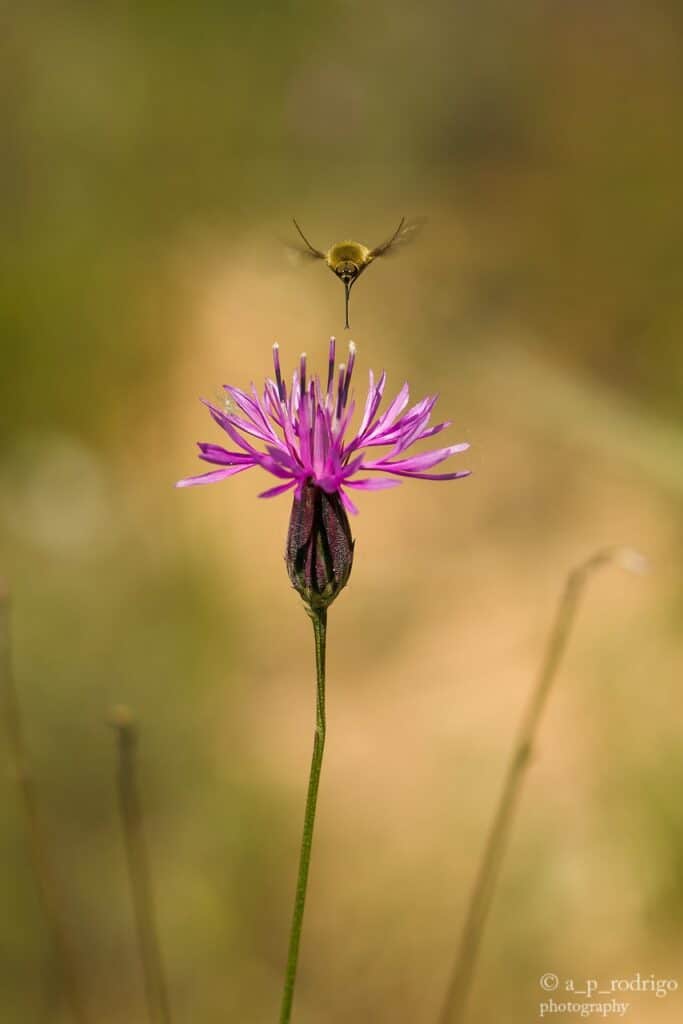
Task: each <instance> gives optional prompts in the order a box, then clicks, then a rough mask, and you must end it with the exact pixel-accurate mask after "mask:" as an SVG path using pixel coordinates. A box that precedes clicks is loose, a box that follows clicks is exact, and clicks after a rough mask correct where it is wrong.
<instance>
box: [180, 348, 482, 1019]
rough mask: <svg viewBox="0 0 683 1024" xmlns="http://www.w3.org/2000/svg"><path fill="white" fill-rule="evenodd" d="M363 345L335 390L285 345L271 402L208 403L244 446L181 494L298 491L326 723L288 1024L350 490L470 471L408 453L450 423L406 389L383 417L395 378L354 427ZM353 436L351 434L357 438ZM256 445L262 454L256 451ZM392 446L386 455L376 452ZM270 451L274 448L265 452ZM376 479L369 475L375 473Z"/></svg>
mask: <svg viewBox="0 0 683 1024" xmlns="http://www.w3.org/2000/svg"><path fill="white" fill-rule="evenodd" d="M355 361H356V347H355V345H354V344H353V342H351V343H350V345H349V358H348V362H347V363H346V364H345V365H344V364H342V365H341V366H340V367H339V368H338V370H337V374H336V381H335V340H334V338H332V339H331V340H330V351H329V358H328V368H327V386H326V388H325V390H323V387H322V384H321V382H320V378H319V377H313V378H311V379H309V378H308V377H307V375H306V356H305V354H304V355H302V356H301V359H300V361H299V366H298V367H297V369H296V370H295V371H294V376H293V378H292V384H291V387H290V389H289V391H288V390H287V386H286V385H285V382H284V380H283V378H282V372H281V370H280V353H279V349H278V346H277V345H275V346H273V364H274V367H275V379H274V380H273V379H272V378H268V379H267V380H266V382H265V386H264V389H263V395H262V396H261V395H259V393H258V392H257V390H256V388H255V387H254V385H253V384H252V385H251V389H250V392H249V393H247V392H246V391H241V390H240V389H239V388H236V387H233V386H232V385H230V384H226V385H225V390H226V392H227V395H228V399H229V404H228V406H227V408H226V409H218V408H216V406H215V405H211V403H210V402H205V404H206V405H207V406H208V409H209V412H210V413H211V415H212V417H213V418H214V420H215V421H216V423H218V425H219V426H220V427H222V428H223V430H224V431H225V432H226V434H227V435H228V437H229V438H230V440H231V441H232V442H233V445H234V446H235V447H234V448H233V449H228V448H222V447H221V446H220V445H216V444H205V443H200V444H199V451H200V455H199V457H200V459H203V460H204V461H205V462H209V463H213V464H214V465H216V466H218V467H220V468H219V469H214V470H211V472H209V473H204V474H202V475H201V476H195V477H190V478H189V479H187V480H181V481H180V482H179V483H178V484H177V486H178V487H189V486H192V485H194V484H208V483H213V482H214V481H216V480H223V479H224V478H225V477H229V476H235V474H236V473H242V472H244V470H246V469H251V468H252V467H253V466H261V468H262V469H265V470H266V471H267V472H268V473H270V474H271V475H272V476H274V477H275V478H276V479H277V480H278V481H279V482H278V483H277V484H276V485H275V486H274V487H271V488H270V489H269V490H266V491H262V492H261V494H260V495H259V497H261V498H274V497H275V495H277V494H284V493H285V491H290V490H292V489H293V490H294V500H293V503H292V512H291V516H290V520H289V532H288V535H287V549H286V553H285V558H286V562H287V571H288V573H289V578H290V580H291V582H292V585H293V586H294V588H295V589H296V590H297V591H298V592H299V594H300V595H301V597H302V598H303V601H304V604H305V606H306V610H307V612H308V614H309V615H310V617H311V621H312V623H313V634H314V638H315V664H316V724H315V734H314V738H313V757H312V759H311V771H310V775H309V780H308V794H307V797H306V810H305V812H304V829H303V836H302V839H301V852H300V855H299V872H298V875H297V884H296V895H295V899H294V912H293V916H292V926H291V931H290V936H289V950H288V954H287V967H286V970H285V984H284V990H283V994H282V1004H281V1010H280V1024H290V1021H291V1015H292V1004H293V1000H294V988H295V984H296V975H297V965H298V961H299V945H300V940H301V930H302V926H303V917H304V907H305V903H306V891H307V886H308V872H309V866H310V861H311V848H312V843H313V829H314V824H315V813H316V806H317V801H318V787H319V784H320V772H321V768H322V759H323V750H324V748H325V735H326V728H327V726H326V713H325V652H326V647H327V608H328V606H329V605H330V604H331V603H332V601H334V599H335V598H336V596H337V595H338V594H339V593H340V591H341V590H342V589H343V587H344V586H345V585H346V583H347V581H348V579H349V575H350V573H351V566H352V562H353V538H352V536H351V527H350V525H349V520H348V516H347V512H352V513H355V512H357V511H358V510H357V509H356V507H355V505H354V504H353V502H352V501H351V498H350V497H349V494H348V491H349V489H353V488H355V489H357V490H365V491H376V490H380V489H382V488H385V487H395V486H396V485H397V484H400V483H401V478H402V477H415V478H417V479H421V480H456V479H457V478H458V477H461V476H467V475H468V471H467V470H459V471H458V472H454V473H431V472H428V471H429V470H431V469H433V468H434V466H438V465H439V464H440V463H441V462H445V460H446V459H447V458H449V456H451V455H455V454H456V452H462V451H464V450H465V449H466V448H468V447H469V446H468V445H467V444H454V445H450V446H449V447H447V448H437V449H436V450H435V451H431V452H423V453H419V454H413V455H408V454H407V452H408V449H409V448H410V447H411V446H412V445H413V444H415V443H416V442H417V441H423V440H425V439H426V438H429V437H434V436H435V435H436V434H438V433H440V432H441V431H442V430H443V429H444V428H445V427H448V426H450V424H449V423H438V424H437V425H436V426H433V427H430V426H429V419H430V416H431V414H432V410H433V408H434V406H435V404H436V396H431V397H428V398H423V399H422V401H421V402H418V403H417V404H416V405H413V406H412V407H411V408H410V409H408V411H407V412H405V411H404V410H405V409H406V406H407V405H408V385H407V384H404V385H403V387H402V388H401V390H400V391H399V393H398V394H397V396H396V398H394V400H393V402H391V403H390V404H389V406H388V408H387V409H386V411H385V412H383V413H381V414H380V411H379V409H380V405H381V404H382V398H383V396H384V388H385V385H386V374H385V373H382V375H381V376H380V378H379V380H378V381H377V383H375V378H374V376H373V374H372V370H371V371H370V386H369V388H368V394H367V397H366V399H365V407H364V410H363V414H362V418H361V422H360V425H359V426H358V429H357V431H356V432H355V433H352V431H351V428H350V423H351V419H352V417H353V414H354V411H355V403H354V400H353V396H352V393H351V379H352V376H353V368H354V364H355ZM347 434H348V437H347ZM250 438H255V439H256V441H258V442H260V443H261V445H262V447H258V448H257V447H255V445H254V444H253V443H252V441H251V440H249V439H250ZM382 447H383V448H385V449H388V451H385V452H384V454H383V455H380V456H379V457H376V456H375V454H374V452H373V449H377V448H382ZM264 448H265V450H264ZM368 473H370V474H376V475H370V476H367V475H366V474H368Z"/></svg>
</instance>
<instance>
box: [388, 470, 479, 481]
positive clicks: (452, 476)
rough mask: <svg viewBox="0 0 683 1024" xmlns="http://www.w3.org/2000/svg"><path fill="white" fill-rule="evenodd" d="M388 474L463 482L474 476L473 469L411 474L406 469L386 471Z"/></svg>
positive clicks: (419, 478) (417, 478) (416, 478)
mask: <svg viewBox="0 0 683 1024" xmlns="http://www.w3.org/2000/svg"><path fill="white" fill-rule="evenodd" d="M386 472H395V473H396V476H405V477H412V478H413V479H414V480H461V479H462V478H463V477H466V476H471V474H472V470H471V469H460V470H458V472H457V473H411V472H410V470H406V469H397V470H386Z"/></svg>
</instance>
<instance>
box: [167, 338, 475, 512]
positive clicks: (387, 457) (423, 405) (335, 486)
mask: <svg viewBox="0 0 683 1024" xmlns="http://www.w3.org/2000/svg"><path fill="white" fill-rule="evenodd" d="M334 361H335V339H334V338H332V339H331V340H330V350H329V360H328V371H327V387H326V388H325V390H323V388H322V385H321V382H320V378H319V377H313V378H311V379H310V380H309V379H308V378H307V376H306V355H305V354H304V355H302V356H301V359H300V361H299V366H298V367H297V369H296V370H295V371H294V376H293V379H292V385H291V388H290V389H289V391H288V390H287V386H286V384H285V382H284V380H283V378H282V373H281V371H280V355H279V347H278V345H274V346H273V363H274V366H275V380H272V379H271V378H268V379H267V380H266V382H265V386H264V389H263V395H262V396H261V395H259V394H258V392H257V391H256V388H255V387H254V385H253V384H252V385H251V388H250V393H247V392H246V391H241V390H240V389H239V388H236V387H233V386H232V385H230V384H226V385H225V391H226V392H227V394H228V396H229V399H230V406H231V407H232V408H229V409H227V410H222V409H218V408H216V406H214V405H211V403H210V402H205V405H206V406H207V407H208V409H209V412H210V413H211V415H212V417H213V418H214V420H215V421H216V423H218V425H219V426H220V427H222V428H223V430H224V431H225V432H226V434H227V435H228V437H229V438H230V440H231V441H232V442H233V449H232V450H231V449H227V448H223V447H221V446H220V445H216V444H205V443H200V444H199V449H200V456H199V457H200V459H203V460H204V461H205V462H210V463H213V464H214V465H216V466H219V467H220V468H219V469H214V470H212V471H211V472H209V473H203V474H202V475H201V476H195V477H189V478H188V479H186V480H180V481H179V482H178V484H177V485H176V486H178V487H190V486H193V485H194V484H207V483H213V482H214V481H216V480H223V479H224V478H225V477H229V476H234V475H235V474H236V473H242V472H243V471H244V470H245V469H251V468H252V467H253V466H261V468H262V469H265V470H267V472H269V473H271V474H272V475H273V476H274V477H276V479H278V480H279V481H281V482H280V483H278V484H277V485H276V486H275V487H271V488H270V489H269V490H266V491H263V492H262V493H261V494H260V495H259V497H260V498H273V497H275V495H277V494H283V493H284V492H285V491H289V490H291V489H292V488H294V489H295V491H294V497H295V501H301V500H302V498H303V495H304V490H305V488H306V486H307V485H313V486H314V487H317V488H320V489H321V490H322V491H324V492H325V493H326V494H328V495H334V494H338V495H339V497H340V498H341V501H342V503H343V505H344V508H345V509H347V510H348V511H349V512H352V513H356V512H357V511H358V509H357V508H356V507H355V505H354V504H353V502H352V501H351V499H350V497H349V495H348V490H349V489H354V488H355V489H356V490H365V491H376V490H381V489H383V488H386V487H395V486H397V485H398V484H399V483H400V482H401V478H402V477H413V478H416V479H420V480H457V479H458V478H459V477H464V476H468V475H469V470H459V471H457V472H454V473H431V472H428V471H429V470H431V469H433V468H434V466H438V465H439V464H440V463H442V462H444V461H445V460H446V459H448V458H449V457H450V456H451V455H455V454H456V453H458V452H463V451H465V450H466V449H467V448H468V447H469V445H468V444H465V443H463V444H454V445H449V446H448V447H446V448H437V449H435V450H434V451H430V452H422V453H419V454H413V455H408V454H407V452H408V449H409V448H410V447H411V446H412V445H413V444H415V443H416V442H417V441H422V440H424V439H425V438H428V437H433V436H434V435H436V434H438V433H440V432H441V431H442V430H443V429H444V428H445V427H448V426H450V423H448V422H447V423H438V424H437V425H436V426H432V427H430V426H429V418H430V416H431V414H432V410H433V408H434V406H435V404H436V398H437V396H436V395H434V396H430V397H427V398H423V399H422V401H420V402H418V403H417V404H416V405H413V406H412V407H411V408H409V409H408V411H407V412H404V410H405V408H406V406H407V405H408V400H409V396H408V385H407V384H404V385H403V387H402V388H401V390H400V391H399V393H398V394H397V396H396V398H394V400H393V401H392V402H391V403H390V404H389V406H388V407H387V409H386V410H385V411H384V412H383V413H381V414H380V413H379V408H380V405H381V403H382V398H383V395H384V388H385V384H386V373H382V375H381V377H380V378H379V380H378V381H377V383H375V378H374V376H373V373H372V370H371V371H370V385H369V388H368V394H367V398H366V400H365V407H364V410H363V416H362V420H361V423H360V425H359V427H358V429H357V431H356V432H355V434H353V436H349V437H348V438H347V432H348V431H349V424H350V422H351V419H352V417H353V413H354V410H355V402H354V400H353V396H352V394H351V378H352V375H353V368H354V364H355V361H356V347H355V345H354V344H353V342H351V343H350V345H349V358H348V362H347V364H346V365H343V364H342V365H340V366H339V368H338V371H337V379H336V386H335V373H334ZM245 435H246V436H245ZM249 438H255V439H256V440H257V441H260V442H262V444H263V446H265V451H263V450H262V449H261V448H257V447H255V446H254V444H253V443H252V441H251V440H249ZM382 447H384V448H388V451H385V452H383V453H381V454H380V453H377V457H375V450H376V449H377V448H382ZM368 473H369V474H372V475H371V476H367V475H366V474H368ZM375 474H376V475H375Z"/></svg>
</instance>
